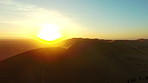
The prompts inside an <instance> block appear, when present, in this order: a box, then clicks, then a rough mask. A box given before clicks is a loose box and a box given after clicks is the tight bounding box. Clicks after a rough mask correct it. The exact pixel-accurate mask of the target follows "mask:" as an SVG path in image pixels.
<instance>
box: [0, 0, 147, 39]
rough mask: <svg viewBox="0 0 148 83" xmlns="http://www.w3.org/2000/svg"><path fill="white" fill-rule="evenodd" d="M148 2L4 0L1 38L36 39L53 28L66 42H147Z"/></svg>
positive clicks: (114, 0) (138, 0) (0, 23)
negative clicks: (49, 26)
mask: <svg viewBox="0 0 148 83" xmlns="http://www.w3.org/2000/svg"><path fill="white" fill-rule="evenodd" d="M147 10H148V0H1V1H0V16H1V17H0V33H1V35H0V38H34V36H36V35H37V34H38V33H39V31H40V30H41V29H42V28H43V27H42V26H43V25H45V24H54V25H57V26H58V28H59V31H60V33H61V34H62V37H63V38H73V37H89V38H101V39H138V38H148V11H147Z"/></svg>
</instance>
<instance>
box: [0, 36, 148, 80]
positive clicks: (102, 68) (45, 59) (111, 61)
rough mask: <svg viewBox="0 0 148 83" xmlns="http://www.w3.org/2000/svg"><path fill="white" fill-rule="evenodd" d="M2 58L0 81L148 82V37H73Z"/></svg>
mask: <svg viewBox="0 0 148 83" xmlns="http://www.w3.org/2000/svg"><path fill="white" fill-rule="evenodd" d="M59 45H60V47H47V48H39V49H35V50H30V51H27V52H24V53H21V54H18V55H15V56H13V57H10V58H8V59H5V60H2V61H0V83H148V40H146V39H140V40H115V41H113V40H98V39H81V38H74V39H69V40H65V41H63V42H61V43H60V44H59Z"/></svg>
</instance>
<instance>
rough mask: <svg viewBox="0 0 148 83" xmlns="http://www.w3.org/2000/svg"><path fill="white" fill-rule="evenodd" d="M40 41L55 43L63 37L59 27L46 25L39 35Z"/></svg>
mask: <svg viewBox="0 0 148 83" xmlns="http://www.w3.org/2000/svg"><path fill="white" fill-rule="evenodd" d="M37 36H38V37H39V38H40V39H43V40H46V41H53V40H56V39H59V38H60V37H61V34H60V31H59V27H58V26H57V25H54V24H45V25H43V26H42V28H41V30H40V31H39V33H38V34H37Z"/></svg>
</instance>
